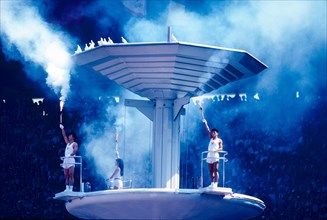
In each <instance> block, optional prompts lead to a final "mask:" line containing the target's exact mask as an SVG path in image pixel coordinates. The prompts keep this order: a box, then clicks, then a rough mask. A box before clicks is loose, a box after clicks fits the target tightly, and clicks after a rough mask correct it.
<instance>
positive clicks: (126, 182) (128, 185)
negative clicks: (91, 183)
mask: <svg viewBox="0 0 327 220" xmlns="http://www.w3.org/2000/svg"><path fill="white" fill-rule="evenodd" d="M122 182H123V189H130V188H132V183H133V182H132V180H131V179H126V180H124V179H122ZM106 183H107V189H113V188H114V184H113V183H114V181H113V180H110V179H106Z"/></svg>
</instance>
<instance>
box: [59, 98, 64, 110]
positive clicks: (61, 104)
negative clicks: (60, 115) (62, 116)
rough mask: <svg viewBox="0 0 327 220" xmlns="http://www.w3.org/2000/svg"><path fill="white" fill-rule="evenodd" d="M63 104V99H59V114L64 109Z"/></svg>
mask: <svg viewBox="0 0 327 220" xmlns="http://www.w3.org/2000/svg"><path fill="white" fill-rule="evenodd" d="M64 104H65V100H64V99H63V98H60V103H59V105H60V112H62V110H63V108H64Z"/></svg>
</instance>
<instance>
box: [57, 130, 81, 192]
mask: <svg viewBox="0 0 327 220" xmlns="http://www.w3.org/2000/svg"><path fill="white" fill-rule="evenodd" d="M59 127H60V129H61V133H62V136H63V138H64V140H65V143H66V144H67V145H66V149H65V158H64V162H63V163H62V167H63V168H64V176H65V184H66V189H65V192H68V191H70V192H71V191H73V187H74V171H75V158H74V156H76V152H77V150H78V144H77V143H76V134H75V133H74V132H70V133H69V134H68V138H67V136H66V132H65V128H64V126H63V125H62V124H60V125H59Z"/></svg>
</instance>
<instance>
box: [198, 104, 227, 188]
mask: <svg viewBox="0 0 327 220" xmlns="http://www.w3.org/2000/svg"><path fill="white" fill-rule="evenodd" d="M199 105H200V110H201V116H202V122H203V123H204V125H205V126H206V130H207V132H208V135H209V138H210V142H209V145H208V154H207V163H208V168H209V174H210V180H211V185H210V187H217V186H218V180H219V173H218V165H219V154H218V151H221V150H223V141H222V140H221V139H220V138H218V133H219V131H218V129H216V128H213V129H211V130H210V128H209V126H208V123H207V120H206V119H205V117H204V113H203V108H202V105H201V103H200V102H199Z"/></svg>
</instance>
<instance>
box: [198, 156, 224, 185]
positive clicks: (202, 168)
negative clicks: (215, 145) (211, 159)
mask: <svg viewBox="0 0 327 220" xmlns="http://www.w3.org/2000/svg"><path fill="white" fill-rule="evenodd" d="M209 152H210V151H203V152H202V153H201V180H200V181H201V188H202V187H203V173H204V166H203V161H205V160H207V155H208V153H209ZM218 154H219V161H222V166H223V172H222V173H223V180H222V182H223V187H225V163H226V162H227V161H228V159H227V158H226V156H227V155H228V152H227V151H218ZM218 172H219V170H218Z"/></svg>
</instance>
